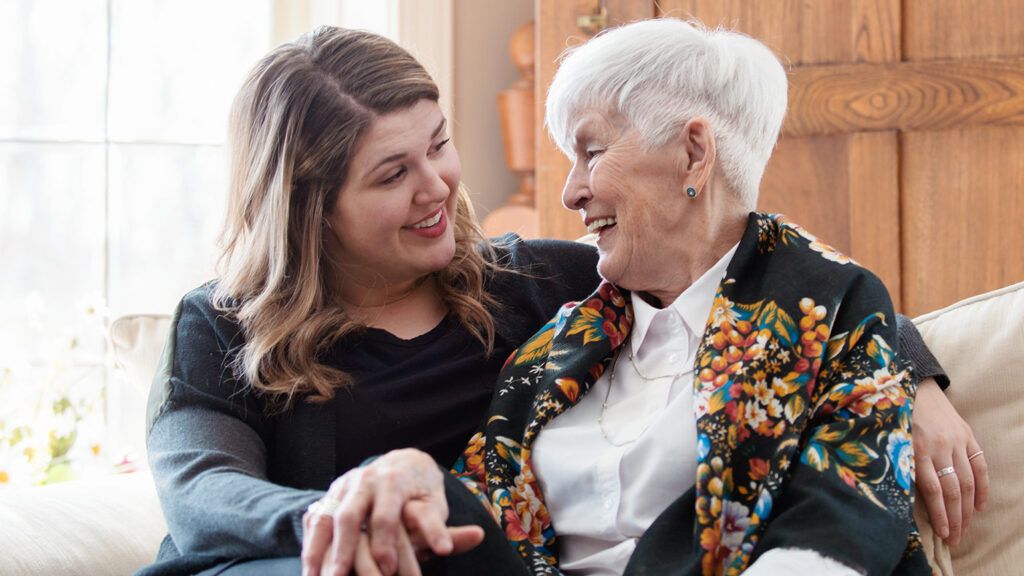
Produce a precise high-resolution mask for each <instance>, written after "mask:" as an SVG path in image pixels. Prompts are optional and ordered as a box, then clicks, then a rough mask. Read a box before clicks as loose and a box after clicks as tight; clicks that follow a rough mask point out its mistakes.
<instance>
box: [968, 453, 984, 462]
mask: <svg viewBox="0 0 1024 576" xmlns="http://www.w3.org/2000/svg"><path fill="white" fill-rule="evenodd" d="M984 453H985V451H984V450H978V451H977V452H975V453H974V454H971V455H970V456H968V457H967V461H968V462H970V461H971V460H974V459H975V458H977V457H978V456H981V455H982V454H984Z"/></svg>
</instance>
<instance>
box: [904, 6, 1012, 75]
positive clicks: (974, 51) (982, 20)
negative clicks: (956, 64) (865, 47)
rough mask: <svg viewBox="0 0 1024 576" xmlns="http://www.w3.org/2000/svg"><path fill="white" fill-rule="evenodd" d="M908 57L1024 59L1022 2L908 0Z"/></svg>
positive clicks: (906, 29)
mask: <svg viewBox="0 0 1024 576" xmlns="http://www.w3.org/2000/svg"><path fill="white" fill-rule="evenodd" d="M903 13H904V17H905V19H906V23H907V25H906V27H905V28H904V32H903V34H904V36H905V38H904V43H903V59H904V60H933V59H950V58H981V57H1008V56H1024V2H1021V1H1020V0H905V1H904V2H903Z"/></svg>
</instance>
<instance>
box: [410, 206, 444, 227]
mask: <svg viewBox="0 0 1024 576" xmlns="http://www.w3.org/2000/svg"><path fill="white" fill-rule="evenodd" d="M440 221H441V210H440V209H439V210H438V211H437V214H434V215H433V216H430V217H427V218H424V219H423V220H420V221H419V222H417V223H415V224H413V225H412V226H407V228H411V229H413V230H420V229H423V228H431V227H434V226H437V223H438V222H440Z"/></svg>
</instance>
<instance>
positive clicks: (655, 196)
mask: <svg viewBox="0 0 1024 576" xmlns="http://www.w3.org/2000/svg"><path fill="white" fill-rule="evenodd" d="M574 138H575V142H574V149H575V155H576V161H575V163H574V164H573V168H572V171H571V172H570V173H569V177H568V179H567V180H566V183H565V189H564V190H563V191H562V203H563V204H564V205H565V207H566V208H568V209H570V210H579V211H580V214H581V215H582V216H583V220H584V223H585V224H586V226H587V230H588V231H589V232H596V233H598V234H599V239H598V242H597V246H598V251H599V253H600V261H599V262H598V272H599V273H600V274H601V276H602V277H603V278H604V279H606V280H608V281H610V282H613V283H615V284H617V285H618V286H621V287H623V288H626V289H629V290H638V291H648V292H653V291H656V290H662V289H664V288H665V287H666V286H667V285H668V283H670V281H671V280H672V278H671V269H672V266H669V265H668V262H667V259H669V258H671V256H672V254H673V250H672V248H673V246H674V244H673V243H675V242H685V224H686V216H687V209H688V208H689V206H687V200H686V193H685V192H684V184H683V182H684V176H685V170H686V168H685V166H686V165H687V156H686V151H685V148H684V147H682V146H680V145H678V144H677V143H675V142H674V141H672V140H670V141H669V143H668V144H666V145H664V146H661V147H659V148H656V149H654V150H645V149H644V145H643V140H642V139H641V137H640V134H639V133H638V132H637V131H636V129H634V128H632V127H631V126H629V124H628V122H627V121H626V120H625V118H624V117H622V116H621V115H620V114H618V113H608V112H600V111H588V112H585V113H584V114H581V115H580V116H579V121H578V122H577V124H576V126H575V130H574ZM675 245H676V246H678V244H675Z"/></svg>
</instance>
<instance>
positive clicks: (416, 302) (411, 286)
mask: <svg viewBox="0 0 1024 576" xmlns="http://www.w3.org/2000/svg"><path fill="white" fill-rule="evenodd" d="M349 294H351V292H349V293H346V295H347V298H346V297H344V296H343V297H342V298H341V306H342V307H343V308H344V309H345V313H346V314H347V315H348V316H349V317H350V318H351V319H352V320H355V321H356V322H359V323H361V324H364V325H366V326H369V327H371V328H380V329H382V330H386V331H388V332H391V333H392V334H394V335H395V336H398V337H399V338H403V339H410V338H415V337H416V336H419V335H420V334H425V333H426V332H429V331H430V330H431V329H433V328H434V327H435V326H437V324H438V323H439V322H440V321H441V320H442V319H443V318H444V316H445V314H447V313H448V309H447V307H446V306H445V304H444V301H443V300H442V299H441V295H440V293H439V292H438V289H437V285H436V284H435V281H434V280H433V278H431V277H429V276H426V277H424V278H423V279H421V280H417V281H414V282H411V283H407V284H403V285H401V286H389V287H387V289H384V288H380V289H378V290H376V291H373V292H368V291H364V292H363V293H362V299H360V300H356V301H355V302H350V301H349V300H348V298H352V296H350V295H349Z"/></svg>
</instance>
